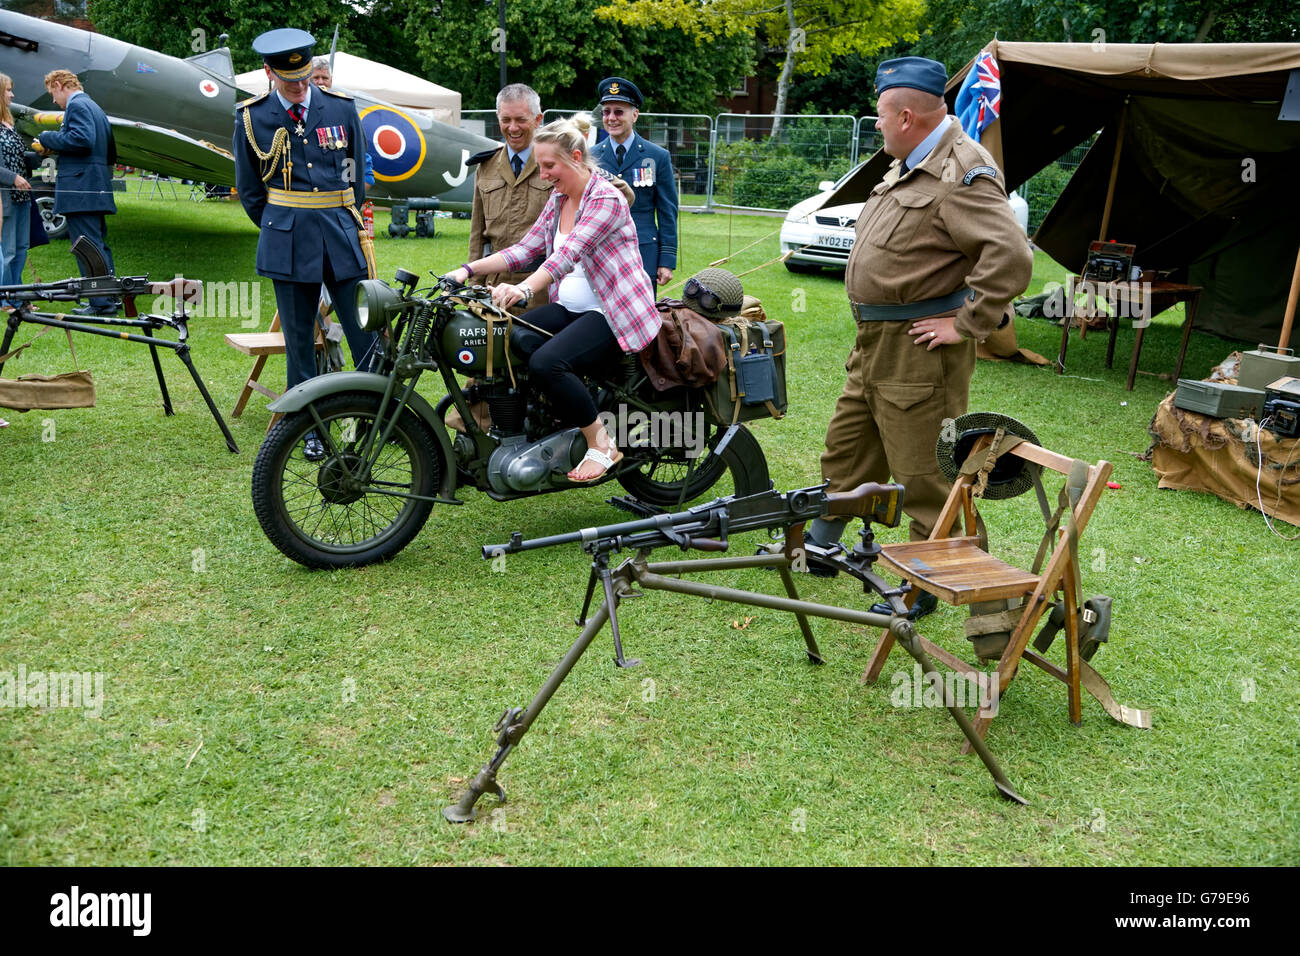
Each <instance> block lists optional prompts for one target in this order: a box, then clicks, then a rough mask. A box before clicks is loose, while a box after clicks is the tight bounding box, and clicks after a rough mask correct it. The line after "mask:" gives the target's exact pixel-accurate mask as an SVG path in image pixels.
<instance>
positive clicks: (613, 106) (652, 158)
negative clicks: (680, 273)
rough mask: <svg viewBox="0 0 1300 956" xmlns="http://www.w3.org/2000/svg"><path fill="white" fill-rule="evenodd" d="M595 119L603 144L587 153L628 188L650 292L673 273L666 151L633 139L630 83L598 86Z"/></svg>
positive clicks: (672, 202)
mask: <svg viewBox="0 0 1300 956" xmlns="http://www.w3.org/2000/svg"><path fill="white" fill-rule="evenodd" d="M598 90H599V95H600V115H601V122H602V123H603V124H604V127H605V131H606V132H607V133H609V137H608V138H607V139H603V140H601V141H600V142H599V143H597V144H596V145H595V146H593V147H592V148H591V158H592V159H594V160H595V161H596V165H598V166H600V167H602V168H604V169H607V170H609V171H610V172H611V173H613V174H614V175H615V176H618V177H619V178H621V179H622V180H623V181H624V182H626V183H629V184H631V186H632V192H633V193H634V194H635V195H636V201H635V202H633V203H632V222H633V223H634V224H635V225H636V237H637V242H638V244H639V245H640V247H641V262H642V264H643V265H644V266H645V271H646V273H647V274H648V275H649V276H650V283H651V285H652V286H654V287H656V288H657V287H658V286H661V285H667V284H668V283H669V282H671V281H672V278H673V270H674V269H676V268H677V183H676V180H675V179H674V177H673V164H672V159H671V157H670V156H669V155H668V150H666V149H664V148H663V147H662V146H656V145H655V144H654V143H651V142H648V141H647V140H646V139H645V138H644V137H641V136H638V135H637V134H636V129H635V128H634V127H635V126H636V121H637V117H638V116H640V115H641V104H642V103H643V102H644V101H643V99H642V97H641V91H640V90H639V89H637V87H636V84H634V83H632V82H631V81H630V80H625V79H623V78H622V77H621V76H611V77H608V78H606V79H604V80H601V81H600V86H599V88H598Z"/></svg>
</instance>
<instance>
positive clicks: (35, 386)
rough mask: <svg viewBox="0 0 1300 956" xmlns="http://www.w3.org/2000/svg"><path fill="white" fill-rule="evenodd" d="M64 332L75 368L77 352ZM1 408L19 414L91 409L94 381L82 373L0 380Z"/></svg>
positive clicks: (6, 356)
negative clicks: (36, 411) (48, 410)
mask: <svg viewBox="0 0 1300 956" xmlns="http://www.w3.org/2000/svg"><path fill="white" fill-rule="evenodd" d="M49 330H50V327H49V326H47V327H46V328H44V329H42V330H41V331H40V332H38V333H37V334H36V336H35V338H33V339H32V342H35V341H36V339H39V338H40V337H41V336H42V335H44V334H45V333H46V332H48V331H49ZM64 332H65V333H66V334H67V336H68V348H69V349H71V350H72V364H73V365H76V364H77V351H76V348H75V347H74V346H73V345H72V332H71V331H70V330H68V329H65V330H64ZM32 342H28V343H27V344H26V345H20V346H18V348H16V349H14V350H13V351H12V352H6V353H5V354H4V355H0V363H4V362H7V361H9V359H11V358H14V357H15V356H18V355H20V354H22V351H23V350H24V349H26V348H27V347H28V346H30V345H31V344H32ZM0 407H3V408H12V409H16V410H17V411H20V412H27V411H33V410H35V409H55V408H94V407H95V379H94V378H93V377H92V376H91V374H90V372H89V371H87V370H85V369H82V370H81V371H77V372H63V373H61V374H59V375H20V376H19V377H18V378H17V379H9V378H0Z"/></svg>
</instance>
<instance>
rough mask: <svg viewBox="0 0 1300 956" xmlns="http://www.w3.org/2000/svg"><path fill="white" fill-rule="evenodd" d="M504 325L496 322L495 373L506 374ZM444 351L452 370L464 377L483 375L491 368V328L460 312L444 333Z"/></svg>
mask: <svg viewBox="0 0 1300 956" xmlns="http://www.w3.org/2000/svg"><path fill="white" fill-rule="evenodd" d="M508 331H509V330H508V329H507V328H506V324H505V323H504V322H495V323H493V328H492V343H491V349H490V351H491V355H492V373H493V375H505V374H506V348H507V344H506V343H507V332H508ZM442 351H443V354H444V355H446V356H447V357H448V358H449V359H450V360H451V367H452V368H454V369H455V370H456V371H458V372H460V373H461V374H462V375H482V374H483V373H485V372H486V371H487V367H488V353H489V346H488V325H487V322H485V321H484V320H483V319H481V318H479V317H478V316H477V315H474V314H473V313H471V312H469V311H463V312H457V313H456V316H455V318H454V319H452V320H451V321H450V322H448V323H447V326H446V328H444V329H443V330H442Z"/></svg>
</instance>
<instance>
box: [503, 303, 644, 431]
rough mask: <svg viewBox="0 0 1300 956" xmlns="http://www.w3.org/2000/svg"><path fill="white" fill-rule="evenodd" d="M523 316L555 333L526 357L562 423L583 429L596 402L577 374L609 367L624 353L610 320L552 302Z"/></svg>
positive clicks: (529, 369) (534, 379)
mask: <svg viewBox="0 0 1300 956" xmlns="http://www.w3.org/2000/svg"><path fill="white" fill-rule="evenodd" d="M524 317H525V318H526V319H527V320H528V321H529V322H530V323H532V324H533V325H536V326H538V327H540V328H543V329H545V330H546V331H548V332H554V333H555V337H554V338H550V339H547V340H546V343H545V344H544V345H542V347H541V348H539V349H538V350H537V351H536V352H534V353H533V356H532V358H530V359H529V360H528V373H529V375H530V376H531V377H532V380H533V381H534V382H536V383H537V385H538V386H539V387H540V388H541V389H542V391H544V392H545V393H546V395H547V397H549V398H550V400H551V404H553V405H554V406H555V411H556V414H557V415H558V416H559V417H560V420H561V421H562V422H564V423H565V424H567V425H577V426H578V427H579V428H585V427H586V426H587V425H590V424H591V423H592V422H594V421H595V420H596V403H595V402H594V401H592V399H591V392H589V391H588V390H587V386H586V385H584V384H583V382H582V379H581V378H579V377H578V373H587V374H592V373H596V372H601V371H608V370H609V369H610V367H611V366H613V365H616V364H617V363H618V361H619V360H620V359H621V358H622V356H623V350H622V349H621V348H619V344H618V339H616V338H614V333H613V331H612V330H611V329H610V327H609V322H607V321H606V320H605V316H604V315H602V314H601V313H599V312H595V311H592V312H583V313H581V314H578V313H575V312H570V311H569V310H568V309H566V308H565V307H564V306H562V305H559V304H558V303H554V302H552V303H550V304H548V305H543V306H539V307H538V308H536V309H533V310H532V311H530V312H527V313H525V315H524Z"/></svg>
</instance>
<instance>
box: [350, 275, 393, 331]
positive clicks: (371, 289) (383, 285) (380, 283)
mask: <svg viewBox="0 0 1300 956" xmlns="http://www.w3.org/2000/svg"><path fill="white" fill-rule="evenodd" d="M404 306H405V303H404V302H403V301H402V297H401V296H400V295H398V293H397V291H396V290H395V289H393V288H392V287H391V286H389V284H388V283H387V282H385V281H384V280H383V279H362V280H361V281H360V282H358V283H357V322H358V324H360V326H361V328H363V329H365V331H367V332H378V331H380V330H381V329H383V328H384V327H385V326H386V325H387V324H388V320H389V319H391V318H392V317H393V316H395V315H397V313H399V312H401V311H402V308H403V307H404Z"/></svg>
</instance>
